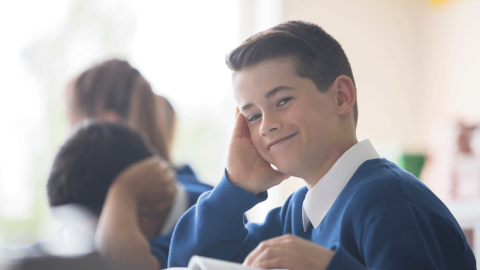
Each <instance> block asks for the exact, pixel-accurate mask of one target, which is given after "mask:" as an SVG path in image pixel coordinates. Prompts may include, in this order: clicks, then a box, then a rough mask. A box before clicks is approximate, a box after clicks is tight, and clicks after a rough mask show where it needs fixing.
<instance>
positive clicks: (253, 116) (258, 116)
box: [247, 114, 260, 122]
mask: <svg viewBox="0 0 480 270" xmlns="http://www.w3.org/2000/svg"><path fill="white" fill-rule="evenodd" d="M258 118H260V115H259V114H255V115H252V116H250V117H249V118H248V119H247V120H248V121H247V122H252V121H255V120H257V119H258Z"/></svg>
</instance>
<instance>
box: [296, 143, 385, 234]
mask: <svg viewBox="0 0 480 270" xmlns="http://www.w3.org/2000/svg"><path fill="white" fill-rule="evenodd" d="M376 158H380V155H379V154H378V153H377V151H376V150H375V148H374V147H373V145H372V143H371V142H370V140H363V141H361V142H358V143H356V144H355V145H354V146H352V147H351V148H350V149H348V150H347V151H346V152H345V153H344V154H343V155H342V156H341V157H340V158H339V159H338V160H337V162H335V164H333V166H332V168H331V169H330V170H329V171H328V172H327V173H326V174H325V175H324V176H323V177H322V178H321V179H320V181H318V183H317V184H316V185H315V186H314V187H313V188H312V189H310V190H309V191H308V192H307V195H306V196H305V199H304V200H303V208H302V210H303V211H302V219H303V229H304V230H305V232H306V231H307V230H308V227H310V224H312V225H313V227H315V229H317V228H318V226H319V225H320V222H322V220H323V218H324V217H325V216H326V215H327V213H328V211H329V210H330V208H331V207H332V205H333V203H334V202H335V200H336V199H337V197H338V195H340V192H342V190H343V188H344V187H345V186H346V185H347V183H348V181H350V178H352V176H353V174H354V173H355V171H357V169H358V167H360V165H362V163H363V162H365V161H367V160H369V159H376Z"/></svg>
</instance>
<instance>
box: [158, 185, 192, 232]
mask: <svg viewBox="0 0 480 270" xmlns="http://www.w3.org/2000/svg"><path fill="white" fill-rule="evenodd" d="M187 209H188V192H187V191H186V190H185V188H184V187H183V185H182V184H180V183H179V182H177V192H176V193H175V198H174V201H173V204H172V208H171V209H170V213H168V216H167V219H166V220H165V224H164V225H163V227H162V230H161V231H160V235H164V234H167V233H170V232H172V231H173V229H174V228H175V225H177V222H178V220H179V219H180V218H181V217H182V215H183V213H185V212H186V211H187Z"/></svg>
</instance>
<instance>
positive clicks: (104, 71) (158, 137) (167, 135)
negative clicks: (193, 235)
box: [66, 59, 211, 266]
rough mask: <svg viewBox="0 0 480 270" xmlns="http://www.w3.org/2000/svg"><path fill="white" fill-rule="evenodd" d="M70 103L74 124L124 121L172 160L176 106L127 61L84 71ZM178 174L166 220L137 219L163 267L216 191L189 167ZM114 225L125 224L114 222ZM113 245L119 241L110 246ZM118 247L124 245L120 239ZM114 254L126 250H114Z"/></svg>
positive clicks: (69, 97)
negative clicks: (195, 209) (199, 206)
mask: <svg viewBox="0 0 480 270" xmlns="http://www.w3.org/2000/svg"><path fill="white" fill-rule="evenodd" d="M66 104H67V106H66V115H67V120H68V123H69V126H70V127H73V126H74V125H75V124H77V123H79V122H80V121H83V120H85V119H90V118H96V119H100V120H105V121H112V122H121V123H125V124H127V125H128V126H130V127H131V128H133V129H134V130H135V131H137V132H139V133H140V134H141V135H142V136H143V137H144V138H145V139H146V140H147V141H148V142H149V143H150V144H151V145H152V147H153V148H154V149H155V151H156V153H158V155H159V156H160V157H161V158H162V159H164V160H166V161H167V162H169V163H170V157H171V148H172V143H173V137H174V136H173V134H174V128H175V121H176V117H175V112H174V110H173V107H172V106H171V104H170V103H169V102H168V100H166V99H165V98H163V97H159V96H157V95H155V94H154V93H153V91H152V88H151V86H150V84H149V83H148V82H147V81H146V80H145V78H144V77H143V76H142V75H141V74H140V73H139V72H138V70H137V69H135V68H133V67H132V66H131V65H130V64H129V63H128V62H127V61H124V60H118V59H112V60H107V61H104V62H102V63H99V64H97V65H94V66H92V67H91V68H89V69H87V70H86V71H84V72H82V73H81V74H80V75H79V76H78V77H76V78H75V79H74V80H73V81H72V82H71V83H70V84H69V87H68V88H67V102H66ZM161 105H164V106H161ZM176 173H177V179H178V181H176V182H175V184H176V193H175V196H174V198H175V199H174V202H173V204H172V206H171V207H170V209H169V212H168V213H169V214H168V216H167V217H166V218H162V217H158V216H155V215H145V214H143V215H139V218H138V219H139V221H140V227H141V230H142V232H143V234H144V235H145V236H146V237H148V238H150V240H149V241H150V244H151V246H152V252H153V253H154V254H155V255H156V256H157V258H158V259H159V261H160V265H162V266H166V259H167V256H168V250H169V242H168V241H169V240H170V237H171V234H172V232H173V228H174V227H175V224H176V222H177V221H178V219H179V218H180V217H181V216H182V214H183V213H184V212H185V211H186V210H187V209H188V208H189V207H190V206H192V205H193V204H195V203H196V200H197V198H198V195H199V194H200V193H202V192H204V191H207V190H210V189H211V187H210V186H208V185H205V184H202V183H200V182H199V181H198V179H197V177H196V176H195V174H194V172H193V171H192V169H191V168H190V167H189V166H183V167H180V168H176ZM109 224H110V225H111V226H120V227H122V226H124V224H123V223H115V222H114V221H111V222H109ZM167 240H168V241H167ZM110 246H114V245H107V247H110ZM117 246H119V247H121V246H123V245H122V244H121V243H118V245H117ZM110 251H112V250H110ZM112 252H113V253H117V254H121V252H120V253H118V252H117V251H115V250H113V251H112Z"/></svg>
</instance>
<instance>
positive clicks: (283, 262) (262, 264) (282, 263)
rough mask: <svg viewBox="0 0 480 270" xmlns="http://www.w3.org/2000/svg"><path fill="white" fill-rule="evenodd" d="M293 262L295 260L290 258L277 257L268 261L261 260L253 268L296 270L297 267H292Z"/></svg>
mask: <svg viewBox="0 0 480 270" xmlns="http://www.w3.org/2000/svg"><path fill="white" fill-rule="evenodd" d="M292 262H293V260H291V259H289V258H288V257H285V256H277V257H273V258H270V259H266V260H260V261H258V262H257V263H256V264H255V265H252V266H254V267H258V268H264V269H272V268H278V269H290V270H293V269H295V265H292Z"/></svg>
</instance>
